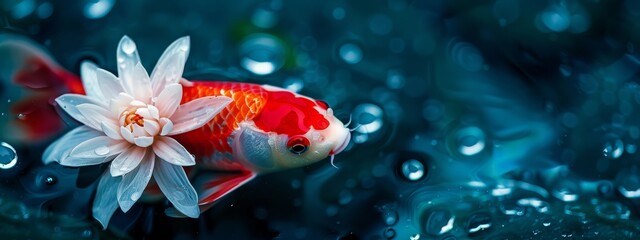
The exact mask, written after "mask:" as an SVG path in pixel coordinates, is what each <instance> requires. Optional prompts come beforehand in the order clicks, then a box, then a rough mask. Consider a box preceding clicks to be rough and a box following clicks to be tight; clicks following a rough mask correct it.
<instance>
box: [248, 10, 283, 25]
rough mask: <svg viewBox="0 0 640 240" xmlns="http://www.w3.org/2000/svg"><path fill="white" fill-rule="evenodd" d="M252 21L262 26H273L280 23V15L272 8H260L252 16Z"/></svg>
mask: <svg viewBox="0 0 640 240" xmlns="http://www.w3.org/2000/svg"><path fill="white" fill-rule="evenodd" d="M251 23H253V25H256V26H257V27H261V28H272V27H273V26H275V25H276V24H277V23H278V15H276V14H275V13H274V12H273V11H272V10H270V9H265V8H259V9H257V10H256V11H255V12H254V13H253V16H251Z"/></svg>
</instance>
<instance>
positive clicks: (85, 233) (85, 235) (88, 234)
mask: <svg viewBox="0 0 640 240" xmlns="http://www.w3.org/2000/svg"><path fill="white" fill-rule="evenodd" d="M91 236H93V231H91V229H87V230H84V231H83V232H82V237H83V238H90V237H91Z"/></svg>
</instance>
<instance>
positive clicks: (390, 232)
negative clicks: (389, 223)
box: [382, 228, 396, 239]
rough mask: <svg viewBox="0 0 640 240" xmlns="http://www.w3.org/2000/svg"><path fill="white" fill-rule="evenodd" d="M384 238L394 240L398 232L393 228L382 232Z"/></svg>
mask: <svg viewBox="0 0 640 240" xmlns="http://www.w3.org/2000/svg"><path fill="white" fill-rule="evenodd" d="M382 236H383V237H384V238H386V239H392V238H393V237H395V236H396V230H394V229H393V228H387V229H385V230H384V232H382Z"/></svg>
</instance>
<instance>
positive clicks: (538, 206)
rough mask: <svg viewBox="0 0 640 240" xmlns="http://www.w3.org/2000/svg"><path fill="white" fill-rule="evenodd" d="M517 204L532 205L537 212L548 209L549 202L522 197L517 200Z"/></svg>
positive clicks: (544, 211) (543, 211)
mask: <svg viewBox="0 0 640 240" xmlns="http://www.w3.org/2000/svg"><path fill="white" fill-rule="evenodd" d="M518 205H520V206H523V207H533V208H534V209H535V210H536V211H537V212H539V213H546V212H548V211H549V207H550V206H549V203H548V202H546V201H542V200H540V199H538V198H522V199H519V200H518Z"/></svg>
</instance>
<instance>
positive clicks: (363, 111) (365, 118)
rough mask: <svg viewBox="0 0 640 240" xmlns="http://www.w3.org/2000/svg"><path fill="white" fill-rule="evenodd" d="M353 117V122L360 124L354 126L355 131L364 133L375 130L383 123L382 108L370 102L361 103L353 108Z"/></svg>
mask: <svg viewBox="0 0 640 240" xmlns="http://www.w3.org/2000/svg"><path fill="white" fill-rule="evenodd" d="M353 117H354V120H355V124H359V125H360V127H358V128H356V132H359V133H364V134H371V133H375V132H377V131H378V130H380V129H381V128H382V125H383V123H384V122H383V120H382V117H383V111H382V108H380V107H378V106H377V105H375V104H371V103H363V104H360V105H358V106H356V108H355V109H354V110H353Z"/></svg>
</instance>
